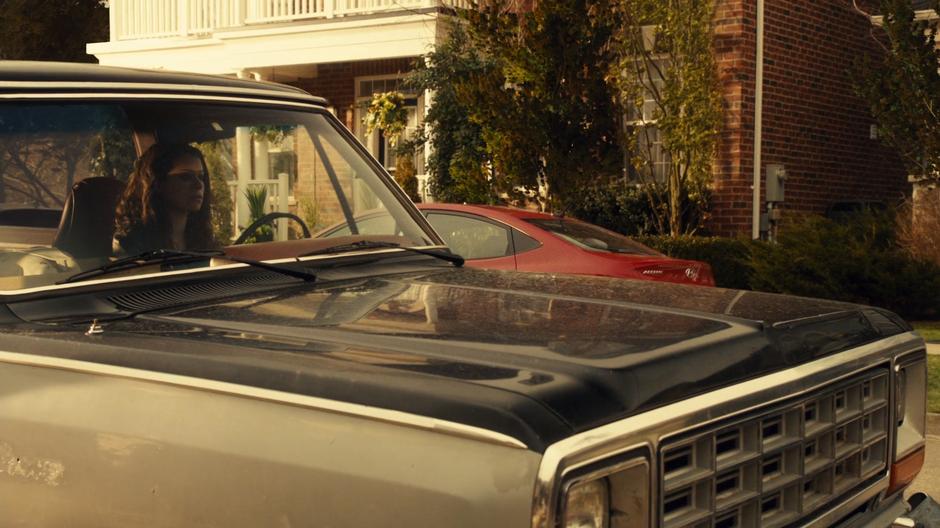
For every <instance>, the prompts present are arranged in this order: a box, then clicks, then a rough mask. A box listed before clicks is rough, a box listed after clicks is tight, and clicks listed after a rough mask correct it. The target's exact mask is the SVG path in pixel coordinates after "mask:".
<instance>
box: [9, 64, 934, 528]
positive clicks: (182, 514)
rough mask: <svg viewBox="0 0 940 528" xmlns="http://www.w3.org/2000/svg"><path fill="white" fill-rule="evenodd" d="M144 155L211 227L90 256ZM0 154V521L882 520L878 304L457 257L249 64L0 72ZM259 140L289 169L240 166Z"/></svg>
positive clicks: (903, 410) (333, 123)
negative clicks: (158, 154) (374, 219)
mask: <svg viewBox="0 0 940 528" xmlns="http://www.w3.org/2000/svg"><path fill="white" fill-rule="evenodd" d="M162 143H169V144H172V145H176V146H179V145H180V144H181V143H184V144H187V145H189V146H192V147H195V148H197V149H198V152H200V153H201V154H200V155H199V156H200V157H204V158H205V159H204V161H205V164H204V167H203V169H201V170H200V169H199V166H196V165H193V166H192V167H189V168H186V169H185V171H181V172H179V173H178V174H174V173H172V172H170V169H165V171H166V174H162V173H160V172H159V170H161V169H159V167H157V166H156V165H154V167H157V168H155V169H154V173H153V174H154V175H155V176H154V177H155V178H158V179H157V180H156V181H157V183H156V184H155V186H154V187H153V188H155V189H157V190H159V189H160V187H159V186H160V185H161V184H162V183H161V182H163V183H165V182H166V180H159V178H165V179H167V180H169V181H171V182H175V184H179V183H180V182H188V185H191V186H193V187H192V188H195V186H196V185H197V184H198V185H199V186H200V189H205V190H206V191H209V192H205V193H202V195H201V196H202V200H211V212H212V213H213V214H212V216H211V225H212V230H213V235H214V236H215V239H216V241H217V242H218V243H217V244H213V247H196V248H188V249H186V250H180V249H178V248H177V249H169V248H158V249H157V250H149V251H146V252H142V253H139V254H134V255H128V256H126V257H123V258H116V256H115V255H113V254H112V245H111V244H110V242H111V237H112V235H113V234H114V224H113V219H114V216H115V207H116V205H115V204H116V202H117V201H118V200H119V199H122V198H121V196H122V194H121V191H122V189H124V188H125V186H126V183H125V182H126V181H127V178H128V174H129V173H130V171H131V170H132V167H134V165H135V160H138V157H139V156H141V155H142V154H144V152H150V151H149V150H148V149H149V148H152V146H153V145H161V144H162ZM0 144H2V147H3V148H2V149H0V158H2V160H3V161H4V163H3V164H0V178H2V180H3V182H4V183H5V184H7V185H8V187H7V188H6V192H5V193H4V194H2V195H0V202H2V203H0V208H2V209H4V210H15V209H18V210H23V209H36V210H37V211H36V212H35V213H34V214H32V213H30V214H24V213H21V212H18V213H16V214H15V215H10V216H9V217H7V220H9V223H7V224H0V504H2V505H3V507H2V509H0V526H18V527H61V526H66V527H69V526H94V527H133V526H200V527H226V528H229V527H259V526H264V527H267V526H277V527H282V526H283V527H287V526H291V527H298V526H305V527H306V526H331V527H372V526H394V527H398V526H401V527H411V526H415V527H417V526H435V527H438V526H447V527H458V526H459V527H490V526H493V527H517V528H627V527H630V528H634V527H638V528H700V527H701V528H704V527H709V528H725V527H753V528H779V527H789V526H814V527H825V526H839V527H846V528H848V527H851V528H858V527H862V526H864V527H878V528H884V527H887V526H890V525H891V522H892V521H893V520H894V519H895V518H896V517H897V516H898V515H901V514H903V513H904V512H905V511H906V510H907V509H908V507H907V504H906V503H905V502H904V499H903V493H904V491H905V489H906V488H907V487H908V485H909V484H910V482H911V480H912V479H913V478H914V477H915V476H916V475H917V473H918V471H919V470H920V468H921V466H922V464H923V460H924V458H923V457H924V445H925V420H926V415H925V391H926V387H925V386H926V352H925V347H924V342H923V340H922V339H921V338H920V337H918V336H917V335H916V334H915V333H913V332H912V331H911V328H910V326H909V325H908V324H907V323H905V322H904V321H903V320H901V319H900V318H899V317H897V316H896V315H894V314H892V313H891V312H888V311H885V310H882V309H878V308H872V307H866V306H860V305H856V304H847V303H839V302H833V301H826V300H818V299H806V298H794V297H786V296H780V295H771V294H765V293H758V292H749V291H735V290H729V289H721V288H702V287H696V286H689V285H685V284H671V283H665V282H657V281H637V280H621V279H618V278H613V277H596V276H585V275H569V274H533V273H516V272H513V271H494V270H486V269H467V268H466V267H461V264H462V259H460V258H459V257H455V256H454V255H453V254H452V253H450V252H449V251H448V250H447V246H446V245H445V243H444V241H443V240H441V238H440V237H439V236H438V234H437V233H436V232H435V231H434V229H432V228H431V226H430V225H429V223H428V219H427V218H425V216H424V215H422V214H421V212H419V211H418V209H416V208H415V207H414V205H413V204H412V203H411V202H410V200H409V199H408V197H407V196H406V195H405V194H404V193H403V192H402V191H401V189H400V188H399V187H397V186H396V185H395V184H394V181H393V180H392V179H391V178H390V176H389V175H388V173H387V172H385V170H384V169H383V167H382V166H381V165H380V164H378V163H377V162H376V161H375V160H374V159H372V158H370V157H369V156H368V154H367V152H366V151H365V149H363V148H362V146H361V145H360V144H359V143H357V142H356V140H355V138H354V136H353V135H352V134H350V133H349V131H348V130H347V129H346V128H345V127H344V126H343V125H342V123H340V122H339V121H338V120H337V118H336V117H335V116H334V115H333V114H332V113H331V112H330V110H329V108H328V105H327V102H326V101H325V100H323V99H320V98H317V97H314V96H311V95H310V94H307V93H306V92H303V91H301V90H298V89H295V88H291V87H286V86H281V85H276V84H269V83H259V82H254V81H248V80H240V79H226V78H220V77H209V76H199V75H189V74H171V73H155V72H146V71H136V70H129V69H117V68H104V67H97V66H92V65H64V64H50V63H41V64H35V63H26V64H22V63H0ZM272 146H276V149H277V152H278V153H279V155H282V156H283V155H284V154H285V153H287V154H290V155H291V156H294V157H295V159H296V160H297V163H296V167H297V172H296V174H292V175H291V174H285V175H283V176H278V177H276V178H270V177H265V176H266V173H267V176H270V171H269V170H268V168H269V167H268V166H266V165H265V164H263V163H258V162H257V160H259V159H263V158H264V155H265V149H266V148H268V147H272ZM272 150H273V149H272ZM190 155H192V154H190ZM192 161H194V160H193V159H192V158H190V159H188V162H192ZM138 165H140V164H139V163H138ZM171 168H172V167H171ZM178 168H179V167H177V169H178ZM174 170H176V169H174ZM203 172H207V173H203ZM134 174H135V175H137V174H139V172H135V173H134ZM195 176H199V178H196V177H195ZM171 178H172V179H171ZM175 184H174V185H175ZM248 191H251V192H248ZM154 192H157V191H154ZM127 195H128V193H127V192H125V194H124V195H123V196H125V197H126V196H127ZM194 195H195V194H193V196H194ZM248 196H254V197H256V198H257V199H254V200H252V201H251V203H248V204H246V202H247V200H246V198H247V197H248ZM262 198H263V199H262ZM192 202H193V205H194V206H195V205H200V204H196V203H195V202H196V200H195V198H193V199H192ZM187 203H188V201H187ZM206 203H207V202H205V201H203V202H201V206H205V204H206ZM249 205H253V206H254V207H252V208H249V207H248V206H249ZM56 208H61V209H62V210H63V212H62V214H61V219H60V221H59V223H58V225H57V226H56V225H54V224H53V223H52V222H51V221H50V218H49V213H48V212H45V211H46V210H48V209H56ZM205 210H206V209H204V208H203V209H200V211H201V212H204V211H205ZM370 211H381V212H382V214H383V215H384V217H385V218H388V219H390V220H391V221H390V222H389V225H387V226H385V227H384V228H378V227H377V226H374V225H373V226H368V225H366V222H367V219H366V218H365V215H366V213H367V212H370ZM123 212H125V211H124V210H122V213H123ZM451 212H453V211H451ZM192 214H195V212H194V213H192ZM435 214H437V213H435ZM441 214H443V213H441ZM431 216H433V215H431ZM3 218H4V217H3V215H0V219H3ZM203 218H209V217H203ZM531 218H532V219H534V220H540V221H543V225H538V222H535V223H531V222H527V221H526V223H525V224H518V225H520V228H519V229H518V231H519V232H520V233H534V232H535V229H536V227H538V228H539V229H543V228H544V229H546V230H547V231H551V229H550V228H552V225H548V226H546V225H544V223H545V222H549V223H551V222H560V226H561V227H558V228H557V229H556V232H557V231H561V233H562V236H565V237H570V238H571V239H572V241H573V242H572V243H576V244H581V245H583V246H586V247H583V248H582V247H579V248H578V249H579V250H583V251H584V252H585V254H591V253H592V252H596V253H598V254H604V255H607V254H608V253H609V255H608V256H609V258H610V259H611V261H614V260H615V258H619V255H618V254H616V253H610V252H609V251H608V252H604V251H602V249H603V248H601V247H600V244H599V242H604V244H607V245H608V247H607V249H610V248H611V247H615V248H619V249H626V248H627V247H634V246H628V245H626V243H624V246H623V247H622V248H621V246H620V245H619V244H620V241H619V239H609V240H606V241H605V239H604V237H600V238H597V242H594V241H586V240H585V239H584V238H581V236H582V235H581V231H579V230H578V229H574V230H567V231H566V229H568V228H570V227H571V225H575V226H576V227H580V224H574V223H571V222H568V221H566V220H563V219H562V220H559V219H555V218H552V217H549V218H543V217H539V216H532V217H531ZM268 221H270V222H271V224H270V227H269V225H268V224H266V222H268ZM523 221H525V220H523ZM338 222H342V223H344V224H345V227H344V229H346V232H343V233H339V234H337V236H334V237H322V236H321V237H316V236H310V233H311V232H313V231H315V230H316V226H318V225H333V224H336V223H338ZM24 223H25V224H26V225H24ZM505 225H506V226H507V228H509V227H511V228H512V229H516V228H515V227H512V226H510V224H509V223H508V222H506V223H505ZM311 227H313V229H310V228H311ZM523 227H524V229H523ZM441 231H442V232H447V230H446V229H441ZM512 233H514V231H512ZM261 235H263V236H261ZM551 236H552V237H554V236H555V235H551ZM589 238H596V237H589ZM259 240H269V241H266V242H260V241H259ZM533 240H536V241H537V242H538V240H537V239H535V238H533ZM553 240H554V239H552V238H549V239H545V240H544V241H542V242H540V243H542V244H543V245H544V247H545V248H548V247H549V245H550V244H549V242H551V241H553ZM559 240H561V239H559ZM239 242H241V243H239ZM530 244H531V243H530ZM455 246H457V244H456V243H455ZM459 249H460V248H459V246H458V250H459ZM504 249H505V248H504ZM125 250H126V249H125ZM537 250H538V249H536V248H533V249H532V252H533V254H534V252H535V251H537ZM525 254H526V252H520V253H519V254H518V255H517V257H518V258H522V257H523V256H524V255H525ZM471 256H473V255H472V254H471ZM654 257H656V256H655V255H646V256H643V255H641V256H639V257H636V258H641V259H642V258H654Z"/></svg>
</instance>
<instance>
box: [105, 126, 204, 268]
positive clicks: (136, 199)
mask: <svg viewBox="0 0 940 528" xmlns="http://www.w3.org/2000/svg"><path fill="white" fill-rule="evenodd" d="M183 158H194V159H198V160H199V163H200V164H201V165H202V173H203V181H202V185H203V189H204V196H205V199H204V200H203V202H202V207H201V208H200V209H199V210H198V211H196V212H193V213H190V214H189V217H188V218H187V221H186V247H187V248H189V249H203V248H212V247H216V245H217V244H216V242H215V240H214V238H213V235H212V214H211V205H210V202H211V197H212V192H211V189H210V187H209V169H208V167H207V166H206V160H205V158H204V157H203V155H202V152H200V151H199V149H197V148H195V147H193V146H190V145H186V144H165V143H155V144H154V145H152V146H151V147H150V148H149V149H147V151H146V152H144V154H143V155H142V156H141V157H140V158H139V159H138V160H137V161H136V162H135V163H134V171H133V172H132V173H131V177H130V179H129V180H128V182H127V187H126V188H125V189H124V194H123V196H121V201H120V202H119V203H118V206H117V210H116V213H115V226H114V232H115V238H116V239H118V240H119V241H120V242H121V245H122V246H124V247H125V249H129V248H128V247H127V245H132V246H137V247H136V249H141V250H147V249H159V248H167V247H170V240H169V237H170V229H169V224H168V222H167V219H166V212H165V210H164V206H163V203H162V201H161V200H160V199H159V196H160V194H159V189H160V186H161V185H162V184H163V182H164V181H165V180H166V178H167V174H168V173H169V171H170V169H172V168H173V165H174V164H175V163H176V162H177V161H178V160H180V159H183Z"/></svg>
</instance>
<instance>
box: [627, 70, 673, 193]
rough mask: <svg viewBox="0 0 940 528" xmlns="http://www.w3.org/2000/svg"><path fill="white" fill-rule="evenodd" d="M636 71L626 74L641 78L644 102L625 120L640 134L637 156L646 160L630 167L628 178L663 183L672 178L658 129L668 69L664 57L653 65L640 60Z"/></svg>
mask: <svg viewBox="0 0 940 528" xmlns="http://www.w3.org/2000/svg"><path fill="white" fill-rule="evenodd" d="M634 66H635V69H634V70H633V71H627V72H625V74H626V75H634V76H636V77H638V78H639V84H640V88H641V90H640V91H641V96H642V97H643V101H642V103H641V104H639V105H637V106H636V107H629V108H628V110H627V114H626V115H625V116H624V119H625V122H626V123H625V124H626V126H627V128H629V129H633V130H634V131H635V132H636V145H635V147H634V151H633V153H632V154H633V155H634V157H635V158H637V159H640V160H643V165H642V166H636V165H637V164H635V163H634V164H630V166H629V169H628V170H629V173H628V176H629V177H630V179H631V180H633V181H637V182H648V181H650V180H653V181H656V182H659V183H663V182H665V181H666V179H667V178H668V176H669V170H670V168H671V166H672V158H671V157H670V156H669V153H668V152H667V151H666V150H665V149H664V148H663V141H662V134H661V132H660V130H659V126H658V118H659V100H660V97H661V95H662V89H663V85H664V82H663V78H662V71H663V68H664V67H665V66H666V59H665V58H664V57H655V58H653V60H651V61H647V60H638V61H636V62H635V63H634Z"/></svg>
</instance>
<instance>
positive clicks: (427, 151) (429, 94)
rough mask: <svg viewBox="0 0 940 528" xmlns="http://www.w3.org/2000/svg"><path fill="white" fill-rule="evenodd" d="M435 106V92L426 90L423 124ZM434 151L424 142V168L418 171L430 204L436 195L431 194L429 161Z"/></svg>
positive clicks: (425, 195)
mask: <svg viewBox="0 0 940 528" xmlns="http://www.w3.org/2000/svg"><path fill="white" fill-rule="evenodd" d="M432 104H434V90H425V91H424V115H423V116H421V123H422V124H423V123H424V122H425V119H426V118H427V116H428V111H430V109H431V105H432ZM433 151H434V149H433V147H432V146H431V142H430V141H425V142H424V167H418V168H417V169H418V170H419V171H420V172H421V174H423V175H424V182H422V183H423V184H424V186H425V187H424V189H425V192H424V196H422V198H423V199H424V200H425V201H427V202H428V203H434V202H435V200H434V195H433V194H431V189H430V185H429V184H430V181H431V175H430V174H428V160H429V159H431V153H432V152H433Z"/></svg>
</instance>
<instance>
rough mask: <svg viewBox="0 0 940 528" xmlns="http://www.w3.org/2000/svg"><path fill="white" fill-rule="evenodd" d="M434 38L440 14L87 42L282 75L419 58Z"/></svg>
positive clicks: (147, 59) (105, 52) (177, 67)
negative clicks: (321, 67) (320, 67)
mask: <svg viewBox="0 0 940 528" xmlns="http://www.w3.org/2000/svg"><path fill="white" fill-rule="evenodd" d="M436 38H437V14H436V13H420V14H410V13H408V14H402V15H400V16H387V15H386V16H380V17H362V18H357V19H355V20H341V21H337V20H318V21H312V22H307V23H293V24H283V25H265V26H262V27H258V26H255V27H250V28H249V27H245V28H238V29H231V30H225V31H221V30H220V31H216V32H215V33H213V34H211V35H209V36H206V37H177V38H159V39H145V40H125V41H116V42H100V43H92V44H88V45H87V49H88V53H90V54H92V55H95V56H96V57H97V58H98V61H99V62H100V63H101V64H105V65H111V66H125V67H132V68H148V69H164V70H174V71H188V72H197V73H212V74H235V73H238V72H244V71H248V72H259V73H261V74H262V76H265V74H268V75H270V74H271V73H275V74H276V77H277V79H276V80H279V81H289V80H292V79H294V78H297V77H310V76H311V73H313V75H315V72H316V70H315V68H311V67H310V65H314V64H326V63H333V62H351V61H362V60H373V59H390V58H401V57H414V56H417V55H421V54H423V53H427V52H428V51H430V50H431V49H432V48H433V46H434V44H435V42H436Z"/></svg>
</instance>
